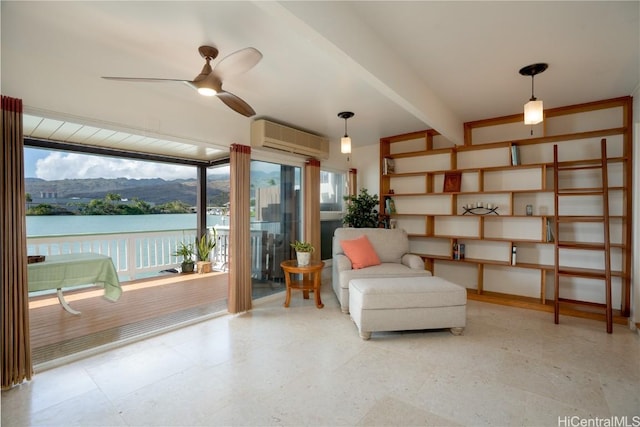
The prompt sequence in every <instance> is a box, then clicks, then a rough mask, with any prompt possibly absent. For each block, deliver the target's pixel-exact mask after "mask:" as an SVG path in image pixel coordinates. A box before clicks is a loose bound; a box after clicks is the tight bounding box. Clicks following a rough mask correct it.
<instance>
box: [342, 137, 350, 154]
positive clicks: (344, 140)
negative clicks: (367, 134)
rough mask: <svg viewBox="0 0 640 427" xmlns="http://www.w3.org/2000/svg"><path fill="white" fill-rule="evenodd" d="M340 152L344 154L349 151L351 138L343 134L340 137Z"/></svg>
mask: <svg viewBox="0 0 640 427" xmlns="http://www.w3.org/2000/svg"><path fill="white" fill-rule="evenodd" d="M340 152H341V153H344V154H349V153H351V138H349V137H348V136H343V137H342V138H341V139H340Z"/></svg>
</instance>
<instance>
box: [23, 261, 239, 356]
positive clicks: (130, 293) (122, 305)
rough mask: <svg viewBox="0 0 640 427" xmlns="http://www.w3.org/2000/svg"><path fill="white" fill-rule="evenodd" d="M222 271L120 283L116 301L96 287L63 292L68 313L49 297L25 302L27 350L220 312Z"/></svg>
mask: <svg viewBox="0 0 640 427" xmlns="http://www.w3.org/2000/svg"><path fill="white" fill-rule="evenodd" d="M228 278H229V276H228V274H227V273H220V272H214V273H208V274H188V275H186V274H185V275H170V276H165V277H159V278H153V279H145V280H138V281H134V282H123V283H122V289H123V293H122V296H121V297H120V299H119V300H118V301H117V302H110V301H108V300H106V299H105V298H103V296H102V295H103V290H102V289H100V288H96V287H91V288H86V289H82V290H75V291H69V292H65V299H66V300H67V302H68V303H69V305H70V306H71V307H73V308H74V309H76V310H78V311H80V312H81V313H82V314H80V315H72V314H70V313H68V312H67V311H65V310H64V309H63V308H62V306H61V305H60V304H59V302H58V298H57V296H56V295H55V294H51V295H44V296H37V297H33V298H30V300H29V321H30V332H31V348H32V350H33V352H34V362H35V363H37V361H36V360H35V359H37V358H36V357H35V353H37V351H38V349H42V348H46V347H51V346H55V345H58V344H60V345H61V344H63V343H66V342H70V341H73V340H74V339H78V338H81V337H86V336H90V335H93V334H97V333H107V334H109V333H111V335H112V336H111V338H110V339H111V340H112V341H113V340H117V339H118V334H119V332H118V331H119V328H122V327H124V326H127V325H134V324H140V323H143V322H149V321H152V320H153V319H158V318H161V317H163V316H164V317H166V316H168V315H169V316H170V315H173V314H175V313H179V312H185V311H188V310H191V311H194V310H195V311H197V310H201V309H202V308H203V307H207V306H209V307H213V306H215V307H216V310H220V308H222V309H223V310H226V300H227V290H228Z"/></svg>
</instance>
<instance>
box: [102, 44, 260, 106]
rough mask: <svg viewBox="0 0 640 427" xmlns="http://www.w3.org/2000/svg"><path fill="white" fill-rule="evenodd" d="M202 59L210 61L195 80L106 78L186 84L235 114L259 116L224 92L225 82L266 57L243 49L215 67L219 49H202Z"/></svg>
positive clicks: (209, 47)
mask: <svg viewBox="0 0 640 427" xmlns="http://www.w3.org/2000/svg"><path fill="white" fill-rule="evenodd" d="M198 52H200V55H201V56H202V57H203V58H204V59H205V61H207V63H206V64H205V65H204V67H203V68H202V71H201V72H200V74H198V75H197V76H196V77H195V78H194V79H193V80H184V79H159V78H146V77H102V78H103V79H107V80H119V81H131V82H183V83H186V84H187V85H189V86H191V87H192V88H194V89H197V91H198V93H200V94H201V95H205V96H214V95H216V96H217V97H218V98H220V100H221V101H222V102H224V103H225V104H227V106H228V107H229V108H231V109H232V110H233V111H235V112H237V113H240V114H242V115H243V116H246V117H251V116H253V115H255V114H256V112H255V111H254V110H253V108H251V106H250V105H249V104H247V103H246V102H245V101H243V100H242V99H241V98H239V97H238V96H236V95H234V94H232V93H231V92H227V91H225V90H223V89H222V81H223V80H225V79H226V78H227V77H230V76H232V75H235V74H241V73H244V72H245V71H249V70H250V69H251V68H253V67H254V66H255V65H256V64H257V63H258V62H260V60H261V59H262V53H260V51H259V50H257V49H255V48H253V47H247V48H244V49H240V50H238V51H237V52H234V53H232V54H230V55H228V56H226V57H224V58H222V59H221V60H220V62H218V64H217V65H216V66H215V67H213V68H212V67H211V64H210V62H211V61H212V60H213V59H215V58H216V57H217V56H218V49H216V48H215V47H212V46H200V47H199V48H198Z"/></svg>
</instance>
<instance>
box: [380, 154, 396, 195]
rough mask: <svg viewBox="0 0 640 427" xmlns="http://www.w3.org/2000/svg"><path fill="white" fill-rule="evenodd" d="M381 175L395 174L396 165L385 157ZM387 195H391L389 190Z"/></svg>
mask: <svg viewBox="0 0 640 427" xmlns="http://www.w3.org/2000/svg"><path fill="white" fill-rule="evenodd" d="M382 169H383V170H382V174H383V175H389V174H392V173H396V163H395V161H394V160H393V159H392V158H390V157H385V158H384V161H383V163H382ZM389 193H391V190H389Z"/></svg>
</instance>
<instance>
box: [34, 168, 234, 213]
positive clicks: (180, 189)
mask: <svg viewBox="0 0 640 427" xmlns="http://www.w3.org/2000/svg"><path fill="white" fill-rule="evenodd" d="M25 187H26V192H27V193H29V194H30V195H31V198H32V200H33V202H34V203H52V202H54V201H55V200H56V199H57V200H58V201H62V200H69V199H80V200H87V199H88V200H90V199H103V198H104V197H105V196H106V195H107V194H109V193H115V194H119V195H120V196H121V197H122V198H126V199H133V198H138V199H140V200H143V201H145V202H147V203H152V204H163V203H167V202H172V201H176V200H179V201H181V202H184V203H186V204H188V205H190V206H194V205H195V204H196V191H197V181H196V180H195V179H177V180H172V181H166V180H164V179H161V178H153V179H128V178H115V179H106V178H92V179H64V180H55V181H45V180H43V179H39V178H25ZM207 195H208V199H209V201H210V203H209V204H211V205H214V206H221V205H222V204H224V203H225V202H226V201H228V200H229V177H228V176H224V175H213V176H212V178H210V179H209V180H208V181H207Z"/></svg>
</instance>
